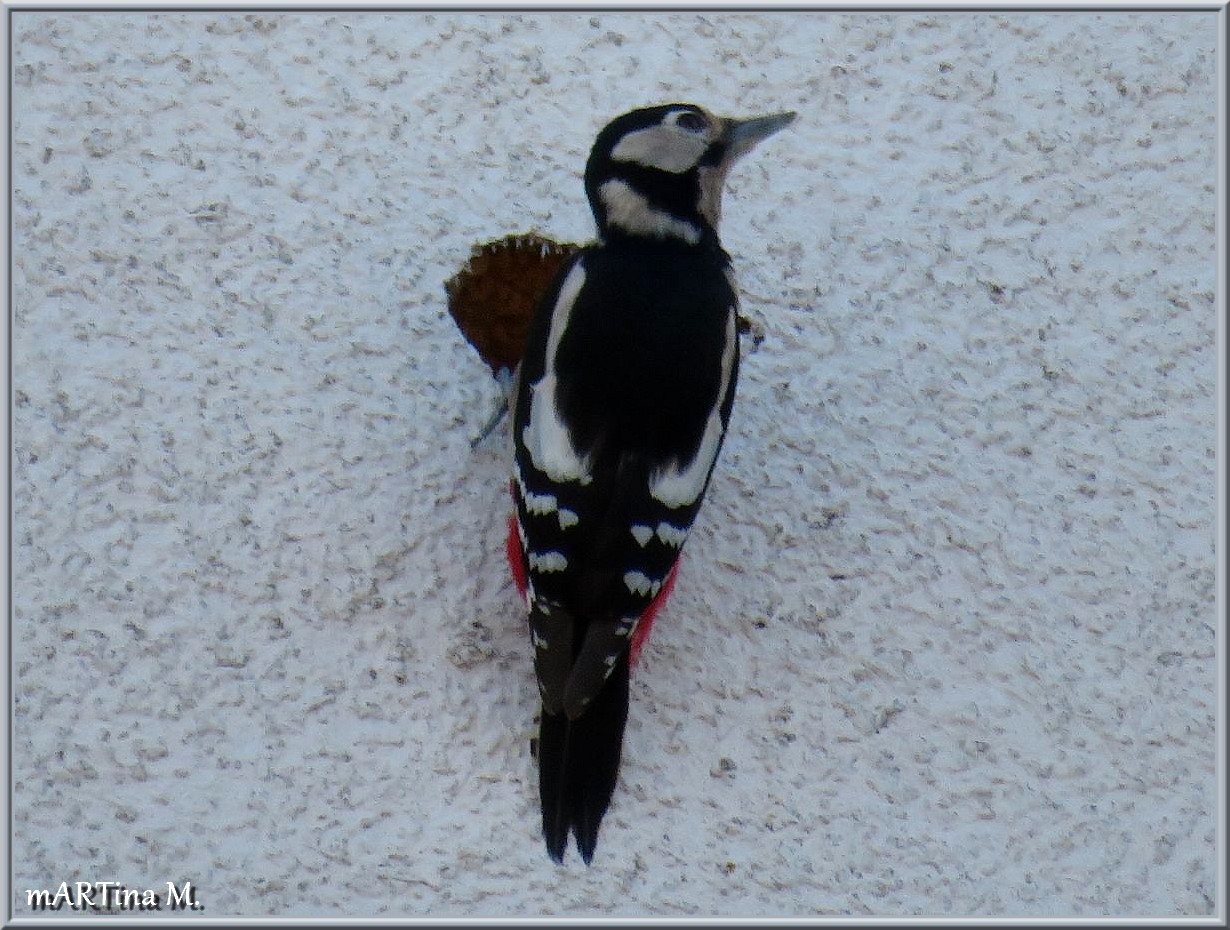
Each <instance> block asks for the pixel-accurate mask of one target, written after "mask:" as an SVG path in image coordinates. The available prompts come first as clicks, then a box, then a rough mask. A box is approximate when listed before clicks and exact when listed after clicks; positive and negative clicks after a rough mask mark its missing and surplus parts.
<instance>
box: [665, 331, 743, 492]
mask: <svg viewBox="0 0 1230 930" xmlns="http://www.w3.org/2000/svg"><path fill="white" fill-rule="evenodd" d="M738 338H739V337H738V333H737V332H736V330H735V311H734V308H731V311H730V315H729V316H728V317H727V319H726V346H725V348H724V349H723V350H722V389H721V390H720V391H718V396H717V398H716V399H715V400H714V402H713V409H712V410H710V411H709V420H708V422H706V424H705V432H704V435H703V436H702V437H701V440H700V445H699V446H697V447H696V452H695V454H694V455H693V456H692V459H691V461H689V462H687V463H686V464H683V463H681V462H678V461H675V462H670V463H667V464H666V465H664V466H662V467H661V468H658V469H655V470H654V472H653V474H652V475H650V476H649V493H650V494H651V495H652V496H653V499H654V500H656V501H658V503H660V504H665V505H666V506H667V507H687V506H689V505H691V504H693V503H695V502H696V499H697V498H698V497H700V493H701V491H703V490H704V489H705V479H706V478H708V477H709V469H710V468H712V467H713V460H714V459H715V458H716V457H717V451H718V446H719V445H720V444H721V441H722V430H723V426H722V403H723V401H725V399H726V394H727V393H728V392H729V391H730V376H731V372H732V371H733V369H734V363H735V348H736V346H737V345H738Z"/></svg>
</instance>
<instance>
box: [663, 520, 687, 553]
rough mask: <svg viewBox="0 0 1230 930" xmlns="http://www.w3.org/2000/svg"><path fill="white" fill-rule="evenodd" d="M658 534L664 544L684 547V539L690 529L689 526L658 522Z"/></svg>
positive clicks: (678, 547) (677, 547)
mask: <svg viewBox="0 0 1230 930" xmlns="http://www.w3.org/2000/svg"><path fill="white" fill-rule="evenodd" d="M657 536H658V539H660V540H662V542H663V544H664V545H667V546H674V547H675V548H676V549H682V548H683V543H684V540H686V539H687V538H688V531H687V527H678V526H672V525H671V524H669V523H666V522H665V521H664V522H662V523H659V524H658V530H657Z"/></svg>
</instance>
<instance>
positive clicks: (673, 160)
mask: <svg viewBox="0 0 1230 930" xmlns="http://www.w3.org/2000/svg"><path fill="white" fill-rule="evenodd" d="M707 147H708V142H707V141H706V140H705V139H704V138H703V137H701V136H697V135H693V134H692V133H690V132H685V131H684V130H681V129H676V128H674V127H673V126H650V127H648V128H646V129H638V130H637V131H636V132H630V133H628V134H627V135H626V136H624V137H623V138H622V139H620V140H619V144H618V145H616V146H615V148H613V149H611V159H612V160H613V161H622V162H632V163H633V164H637V165H643V166H644V167H646V168H657V169H658V170H659V171H669V172H670V173H671V174H683V172H685V171H687V170H689V169H690V168H691V167H692V166H693V165H695V164H696V163H697V162H698V161H700V157H701V156H702V155H704V154H705V149H706V148H707Z"/></svg>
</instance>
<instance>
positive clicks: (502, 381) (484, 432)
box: [470, 368, 513, 449]
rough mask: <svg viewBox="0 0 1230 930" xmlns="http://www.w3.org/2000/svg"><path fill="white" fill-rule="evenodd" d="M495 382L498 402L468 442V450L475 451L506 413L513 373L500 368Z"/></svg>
mask: <svg viewBox="0 0 1230 930" xmlns="http://www.w3.org/2000/svg"><path fill="white" fill-rule="evenodd" d="M495 382H496V384H498V385H499V386H500V400H499V403H498V404H497V405H496V408H495V412H494V413H493V414H491V417H490V419H488V420H487V422H486V423H485V424H483V428H482V429H481V430H479V431H478V435H477V436H475V437H474V438H473V439H471V440H470V448H471V449H475V448H477V447H478V445H479V444H480V443H481V442H482V441H483V440H484V439H486V438H487V437H488V436H490V435H491V434H492V433H494V432H495V428H496V427H497V426H499V425H500V421H501V420H503V419H504V416H505V415H506V414H507V413H508V402H509V398H510V397H511V396H512V388H513V373H512V369H511V368H501V369H500V370H499V371H497V372H496V373H495Z"/></svg>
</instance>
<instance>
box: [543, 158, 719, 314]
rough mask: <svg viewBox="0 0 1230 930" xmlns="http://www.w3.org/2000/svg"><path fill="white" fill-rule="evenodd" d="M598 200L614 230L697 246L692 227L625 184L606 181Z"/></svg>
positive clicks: (696, 230)
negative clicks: (652, 203)
mask: <svg viewBox="0 0 1230 930" xmlns="http://www.w3.org/2000/svg"><path fill="white" fill-rule="evenodd" d="M598 196H599V197H600V198H601V199H602V203H603V204H604V205H605V206H606V219H607V222H608V223H610V224H611V225H613V226H618V227H619V228H620V229H625V230H627V231H628V232H633V233H643V234H645V235H647V236H658V237H660V238H663V239H666V238H674V239H682V240H684V241H685V242H689V243H691V244H692V245H695V244H696V243H698V242H700V228H699V227H698V226H697V225H696V224H695V223H689V222H688V221H687V220H681V219H679V217H677V216H674V215H673V214H670V213H667V212H666V211H665V210H658V209H657V208H655V207H653V206H651V205H650V203H649V201H648V200H646V199H645V198H644V197H642V196H641V195H640V194H638V193H637V192H636V191H634V190H633V189H632V187H631V186H630V185H629V184H627V183H625V182H624V181H618V180H615V181H607V182H606V183H605V184H603V185H602V186H601V187H599V188H598ZM552 329H553V330H554V325H552Z"/></svg>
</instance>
